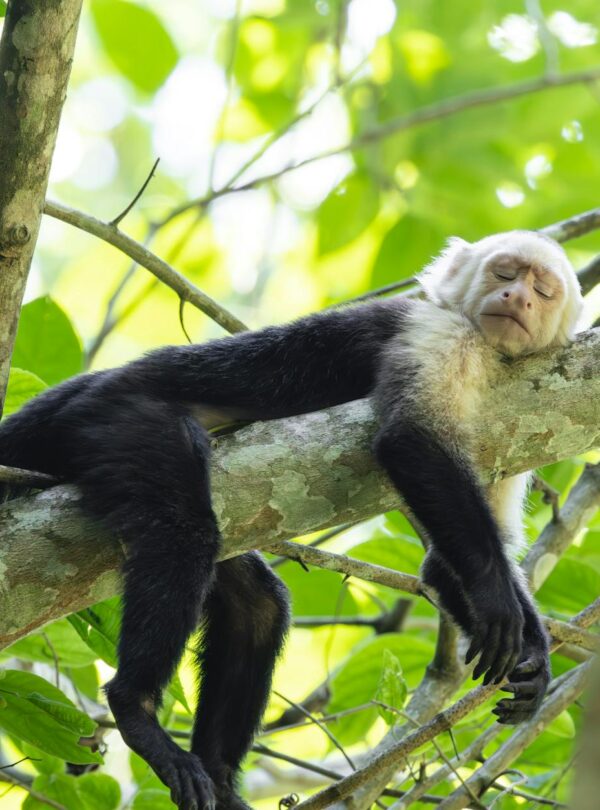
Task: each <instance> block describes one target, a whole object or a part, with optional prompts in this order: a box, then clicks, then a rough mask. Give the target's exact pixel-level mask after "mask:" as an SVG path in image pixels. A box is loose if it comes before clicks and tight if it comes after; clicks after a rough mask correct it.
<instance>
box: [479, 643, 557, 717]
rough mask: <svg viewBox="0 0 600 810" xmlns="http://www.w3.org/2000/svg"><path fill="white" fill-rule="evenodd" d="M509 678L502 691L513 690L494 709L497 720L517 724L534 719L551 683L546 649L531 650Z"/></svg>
mask: <svg viewBox="0 0 600 810" xmlns="http://www.w3.org/2000/svg"><path fill="white" fill-rule="evenodd" d="M508 679H509V682H508V683H507V684H506V686H503V687H501V688H502V691H503V692H512V694H513V695H514V697H513V698H512V700H509V699H508V698H505V699H504V700H500V701H499V702H498V704H497V706H496V707H495V708H494V709H492V712H493V713H494V714H495V715H497V717H498V722H499V723H502V724H503V725H507V726H514V725H517V723H523V722H525V721H526V720H531V718H532V717H533V715H534V714H535V713H536V712H537V710H538V709H539V708H540V706H541V704H542V700H543V699H544V695H545V694H546V690H547V688H548V684H549V683H550V661H549V659H548V653H547V652H546V651H545V650H529V651H528V653H527V657H526V658H524V660H522V661H521V662H520V663H519V664H518V666H517V667H515V669H514V670H513V671H512V672H511V673H510V675H509V676H508Z"/></svg>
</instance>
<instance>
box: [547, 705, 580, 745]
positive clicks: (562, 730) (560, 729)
mask: <svg viewBox="0 0 600 810" xmlns="http://www.w3.org/2000/svg"><path fill="white" fill-rule="evenodd" d="M546 731H547V732H549V733H550V734H554V735H555V736H556V737H563V738H564V739H567V740H572V739H574V737H575V734H576V733H577V731H576V728H575V722H574V720H573V718H572V717H571V715H570V713H569V712H568V711H567V710H566V709H565V711H564V712H561V713H560V714H559V715H558V717H555V718H554V720H553V721H552V722H551V723H550V725H549V726H548V727H547V728H546Z"/></svg>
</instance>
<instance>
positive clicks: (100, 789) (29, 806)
mask: <svg viewBox="0 0 600 810" xmlns="http://www.w3.org/2000/svg"><path fill="white" fill-rule="evenodd" d="M63 767H64V766H63ZM33 789H34V790H35V791H37V792H38V793H40V794H41V795H42V796H44V797H46V798H48V799H53V800H54V801H55V802H58V803H59V804H60V805H62V806H63V807H65V808H66V810H116V808H117V807H118V806H119V804H120V801H121V788H120V786H119V783H118V782H117V780H116V779H114V778H113V777H112V776H109V775H108V774H105V773H86V774H83V775H82V776H71V775H67V774H64V773H61V774H43V775H41V776H38V777H36V779H35V780H34V783H33ZM22 806H23V810H48V805H47V804H46V803H45V802H41V801H38V799H34V798H33V797H31V796H28V797H27V798H26V800H25V801H24V802H23V805H22ZM172 807H173V805H171V808H172Z"/></svg>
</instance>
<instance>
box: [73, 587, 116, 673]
mask: <svg viewBox="0 0 600 810" xmlns="http://www.w3.org/2000/svg"><path fill="white" fill-rule="evenodd" d="M68 621H69V622H70V624H71V625H72V626H73V628H74V629H75V630H76V631H77V633H78V634H79V636H80V637H81V638H82V639H83V641H85V643H86V644H87V645H88V646H89V647H90V649H92V650H93V651H94V652H95V653H96V655H97V656H99V657H100V658H102V660H103V661H105V662H106V663H107V664H109V665H110V666H111V667H116V666H117V642H118V639H119V632H120V629H121V600H120V599H119V598H118V597H116V596H115V597H113V598H112V599H106V600H105V601H104V602H98V604H96V605H93V607H90V608H86V609H85V610H80V611H79V613H74V614H72V615H71V616H69V617H68Z"/></svg>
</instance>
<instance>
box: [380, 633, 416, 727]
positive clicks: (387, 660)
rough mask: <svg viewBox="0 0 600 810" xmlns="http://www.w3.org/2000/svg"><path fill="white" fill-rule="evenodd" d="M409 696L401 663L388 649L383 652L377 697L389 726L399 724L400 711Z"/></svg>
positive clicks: (381, 712) (382, 715) (381, 713)
mask: <svg viewBox="0 0 600 810" xmlns="http://www.w3.org/2000/svg"><path fill="white" fill-rule="evenodd" d="M407 694H408V688H407V686H406V681H405V680H404V675H403V674H402V666H401V664H400V661H399V660H398V658H397V657H396V656H395V655H394V653H393V652H391V650H389V649H387V648H386V649H384V651H383V669H382V671H381V675H380V676H379V684H378V685H377V691H376V693H375V697H376V699H377V701H378V702H379V703H380V704H382V705H379V706H378V710H379V714H380V715H381V717H383V719H384V720H385V722H386V723H387V724H388V726H393V725H394V723H396V722H398V711H399V710H400V709H402V707H403V706H404V703H405V701H406V695H407Z"/></svg>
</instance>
